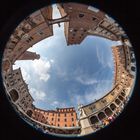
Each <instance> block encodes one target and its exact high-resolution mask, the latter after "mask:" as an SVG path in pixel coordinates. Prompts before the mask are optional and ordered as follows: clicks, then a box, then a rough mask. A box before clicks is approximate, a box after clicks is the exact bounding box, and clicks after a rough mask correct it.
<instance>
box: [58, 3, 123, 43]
mask: <svg viewBox="0 0 140 140" xmlns="http://www.w3.org/2000/svg"><path fill="white" fill-rule="evenodd" d="M57 6H58V9H59V11H60V14H61V16H62V17H64V16H68V18H69V21H67V22H65V23H64V32H65V37H66V41H67V45H72V44H80V43H81V42H82V41H83V40H84V38H85V37H86V36H87V35H97V36H101V37H105V38H108V39H111V40H118V39H119V38H120V36H121V35H122V34H124V31H123V30H122V28H121V27H118V24H117V23H116V22H115V21H114V20H113V19H112V18H110V17H108V16H107V15H106V14H105V13H103V12H101V11H100V10H98V9H96V8H94V7H91V6H88V5H83V4H78V3H63V4H58V5H57Z"/></svg>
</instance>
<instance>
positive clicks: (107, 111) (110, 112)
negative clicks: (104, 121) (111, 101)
mask: <svg viewBox="0 0 140 140" xmlns="http://www.w3.org/2000/svg"><path fill="white" fill-rule="evenodd" d="M105 113H106V115H107V116H111V115H112V111H111V110H110V109H109V108H106V109H105Z"/></svg>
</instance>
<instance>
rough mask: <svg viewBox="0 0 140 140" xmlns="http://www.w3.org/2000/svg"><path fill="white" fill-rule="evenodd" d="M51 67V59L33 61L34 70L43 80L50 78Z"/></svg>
mask: <svg viewBox="0 0 140 140" xmlns="http://www.w3.org/2000/svg"><path fill="white" fill-rule="evenodd" d="M50 68H51V64H50V61H47V60H45V59H44V60H43V59H39V60H34V61H33V70H34V71H35V73H36V74H37V75H38V76H39V79H40V80H42V81H45V82H46V81H48V80H49V78H50V74H49V70H50Z"/></svg>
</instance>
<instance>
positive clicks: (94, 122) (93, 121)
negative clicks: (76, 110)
mask: <svg viewBox="0 0 140 140" xmlns="http://www.w3.org/2000/svg"><path fill="white" fill-rule="evenodd" d="M90 122H91V124H96V123H97V122H99V120H98V118H97V117H96V116H92V117H91V118H90Z"/></svg>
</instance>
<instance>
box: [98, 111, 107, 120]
mask: <svg viewBox="0 0 140 140" xmlns="http://www.w3.org/2000/svg"><path fill="white" fill-rule="evenodd" d="M98 117H99V119H100V120H103V119H104V118H106V115H105V113H103V112H100V113H99V114H98Z"/></svg>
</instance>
